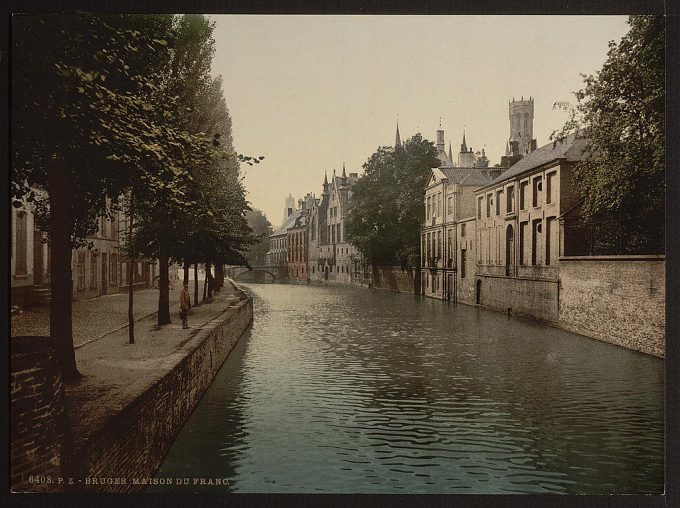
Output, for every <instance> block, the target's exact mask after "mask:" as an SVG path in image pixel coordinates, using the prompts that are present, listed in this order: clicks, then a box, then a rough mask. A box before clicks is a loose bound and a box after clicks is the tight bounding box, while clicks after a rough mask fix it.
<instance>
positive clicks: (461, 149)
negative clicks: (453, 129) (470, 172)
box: [460, 131, 468, 153]
mask: <svg viewBox="0 0 680 508" xmlns="http://www.w3.org/2000/svg"><path fill="white" fill-rule="evenodd" d="M460 151H461V153H463V152H467V151H468V149H467V144H466V143H465V131H463V144H462V145H460Z"/></svg>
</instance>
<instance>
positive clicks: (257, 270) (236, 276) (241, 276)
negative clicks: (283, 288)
mask: <svg viewBox="0 0 680 508" xmlns="http://www.w3.org/2000/svg"><path fill="white" fill-rule="evenodd" d="M224 273H225V274H226V275H227V276H228V277H231V278H232V279H233V280H235V281H238V280H241V281H244V282H245V281H251V282H275V281H278V280H281V279H284V278H286V276H287V275H288V272H287V269H286V267H285V266H283V267H278V266H253V267H251V269H248V268H247V267H245V266H228V267H225V269H224Z"/></svg>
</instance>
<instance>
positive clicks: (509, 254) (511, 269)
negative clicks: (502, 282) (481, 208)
mask: <svg viewBox="0 0 680 508" xmlns="http://www.w3.org/2000/svg"><path fill="white" fill-rule="evenodd" d="M505 275H506V276H507V277H514V275H515V232H514V230H513V229H512V224H508V228H507V229H506V230H505Z"/></svg>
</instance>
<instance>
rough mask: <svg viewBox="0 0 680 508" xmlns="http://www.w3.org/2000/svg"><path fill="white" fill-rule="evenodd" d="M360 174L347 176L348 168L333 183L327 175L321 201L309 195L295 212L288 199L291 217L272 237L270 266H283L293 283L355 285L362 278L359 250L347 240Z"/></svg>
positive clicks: (287, 208)
mask: <svg viewBox="0 0 680 508" xmlns="http://www.w3.org/2000/svg"><path fill="white" fill-rule="evenodd" d="M358 178H359V176H358V174H357V173H349V176H348V175H347V172H346V168H345V165H344V164H343V167H342V175H341V176H336V174H335V171H333V176H332V177H331V181H330V182H329V181H328V175H325V176H324V182H323V191H322V193H321V199H317V198H316V197H315V195H314V194H307V196H305V199H300V200H299V201H298V207H297V208H296V209H295V210H292V209H291V207H290V206H289V204H290V198H292V196H289V198H287V200H286V211H287V212H289V215H288V216H287V217H286V220H285V221H284V223H283V224H282V225H281V227H280V228H279V229H278V230H276V231H275V232H274V233H273V234H272V235H270V245H271V247H270V251H269V252H268V253H267V259H268V264H269V265H270V266H277V265H278V266H280V265H282V264H284V260H285V264H286V265H287V268H288V270H287V271H288V277H289V278H291V279H293V280H313V281H321V280H329V281H337V282H346V283H349V282H352V280H354V279H356V278H363V276H364V274H363V268H362V266H363V265H362V263H361V257H360V255H359V252H358V250H357V249H356V248H355V247H353V246H352V245H350V244H349V242H348V241H347V239H346V230H345V219H346V215H347V210H348V206H349V202H350V200H351V198H352V191H351V189H350V187H351V185H352V184H353V183H354V182H356V181H357V180H358Z"/></svg>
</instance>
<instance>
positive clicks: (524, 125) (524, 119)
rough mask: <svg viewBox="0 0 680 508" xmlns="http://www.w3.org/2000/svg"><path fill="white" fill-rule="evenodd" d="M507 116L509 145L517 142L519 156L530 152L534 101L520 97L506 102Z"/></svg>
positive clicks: (532, 134) (532, 136)
mask: <svg viewBox="0 0 680 508" xmlns="http://www.w3.org/2000/svg"><path fill="white" fill-rule="evenodd" d="M508 110H509V111H508V116H509V118H510V138H509V139H510V145H512V142H513V141H517V144H518V148H519V153H520V155H525V154H526V153H527V151H530V150H531V140H533V139H534V99H533V98H532V97H529V99H528V100H524V97H522V98H521V99H520V100H518V101H516V100H515V98H514V97H513V98H512V101H510V102H508Z"/></svg>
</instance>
